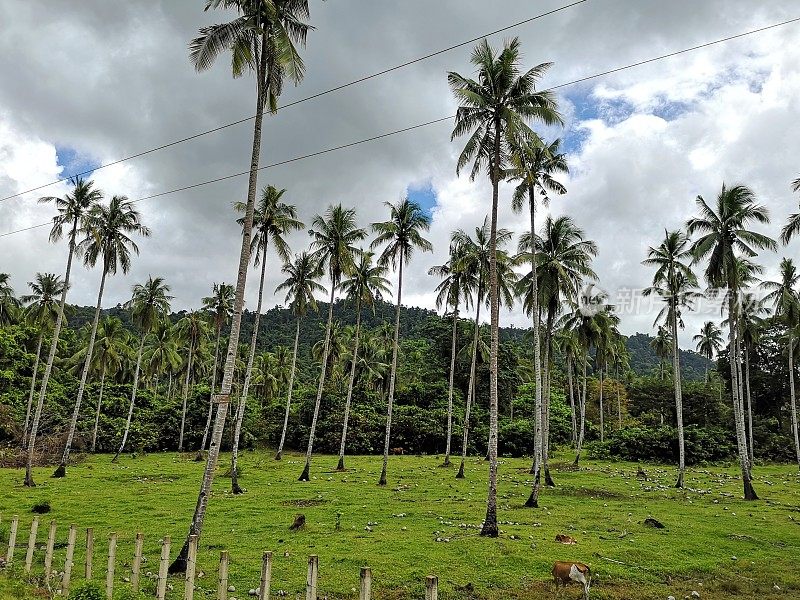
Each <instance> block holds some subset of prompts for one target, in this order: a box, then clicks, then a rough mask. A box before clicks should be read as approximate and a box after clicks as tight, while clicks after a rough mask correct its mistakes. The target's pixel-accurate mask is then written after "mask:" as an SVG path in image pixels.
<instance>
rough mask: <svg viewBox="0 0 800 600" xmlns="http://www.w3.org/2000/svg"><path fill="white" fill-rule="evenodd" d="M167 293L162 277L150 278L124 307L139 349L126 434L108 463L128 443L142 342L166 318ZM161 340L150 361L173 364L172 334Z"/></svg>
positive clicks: (167, 311) (174, 359)
mask: <svg viewBox="0 0 800 600" xmlns="http://www.w3.org/2000/svg"><path fill="white" fill-rule="evenodd" d="M169 291H170V287H169V285H167V283H166V282H165V281H164V278H163V277H156V278H155V279H154V278H153V276H152V275H151V276H150V277H148V278H147V281H146V282H144V283H143V284H142V283H137V284H136V285H134V286H133V294H132V295H131V299H130V300H128V302H126V303H125V308H127V309H128V310H130V311H131V320H132V321H133V322H134V324H135V325H136V327H137V328H138V329H139V349H138V351H137V352H136V368H135V370H134V372H133V387H132V389H131V401H130V404H129V405H128V418H127V420H126V421H125V430H124V432H123V434H122V442H120V445H119V450H117V453H116V454H115V455H114V458H113V459H112V460H111V462H117V460H118V459H119V455H120V454H122V450H123V449H124V448H125V442H127V441H128V433H129V432H130V429H131V419H132V418H133V407H134V405H135V404H136V391H137V390H138V388H139V372H140V370H141V365H142V354H143V352H144V345H145V341H146V339H147V337H148V335H149V334H151V333H152V332H153V331H154V330H155V329H156V327H158V325H159V323H161V321H163V320H164V319H166V317H167V315H169V311H170V300H172V298H173V297H172V296H170V295H169ZM164 337H166V338H167V340H163V341H165V342H166V343H165V344H162V345H161V348H160V349H159V348H158V347H156V349H157V352H156V353H155V356H154V357H153V359H154V362H156V363H161V364H162V365H163V364H165V363H166V362H170V363H172V364H175V363H176V362H177V359H178V355H177V342H176V341H175V338H174V334H173V333H172V332H171V331H166V332H165V336H164Z"/></svg>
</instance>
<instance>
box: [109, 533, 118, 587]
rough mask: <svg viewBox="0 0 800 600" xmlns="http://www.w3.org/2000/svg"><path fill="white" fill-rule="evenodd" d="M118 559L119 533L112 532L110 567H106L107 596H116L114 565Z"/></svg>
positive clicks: (110, 539)
mask: <svg viewBox="0 0 800 600" xmlns="http://www.w3.org/2000/svg"><path fill="white" fill-rule="evenodd" d="M116 559H117V534H116V533H112V534H111V537H110V538H109V540H108V568H107V569H106V597H107V598H108V600H112V599H113V598H114V565H115V564H116Z"/></svg>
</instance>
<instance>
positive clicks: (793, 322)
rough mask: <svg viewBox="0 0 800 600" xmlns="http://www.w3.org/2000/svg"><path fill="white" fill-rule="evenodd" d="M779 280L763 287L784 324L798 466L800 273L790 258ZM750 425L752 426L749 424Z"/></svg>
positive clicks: (799, 461) (784, 264) (799, 459)
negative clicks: (796, 334) (796, 337)
mask: <svg viewBox="0 0 800 600" xmlns="http://www.w3.org/2000/svg"><path fill="white" fill-rule="evenodd" d="M780 274H781V280H780V281H765V282H764V283H762V284H761V285H762V287H764V289H767V290H770V293H769V294H768V295H767V296H766V298H765V300H767V301H771V302H772V305H773V307H774V309H775V316H776V317H778V318H780V319H781V320H782V321H783V323H784V324H785V325H786V331H787V333H786V336H787V343H786V353H787V355H788V357H789V402H790V404H791V412H792V434H793V435H794V448H795V453H796V455H797V466H798V467H800V437H798V431H797V404H796V402H795V387H794V353H795V350H794V347H795V340H794V339H793V333H794V332H795V331H797V328H798V325H800V295H798V293H797V286H798V283H800V274H798V272H797V267H796V266H795V264H794V261H792V259H791V258H784V259H782V260H781V265H780ZM751 427H752V426H751Z"/></svg>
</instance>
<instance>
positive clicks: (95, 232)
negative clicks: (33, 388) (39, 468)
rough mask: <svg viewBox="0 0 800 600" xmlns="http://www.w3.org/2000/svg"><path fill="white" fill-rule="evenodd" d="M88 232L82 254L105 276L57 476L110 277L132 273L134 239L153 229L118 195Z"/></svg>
mask: <svg viewBox="0 0 800 600" xmlns="http://www.w3.org/2000/svg"><path fill="white" fill-rule="evenodd" d="M84 230H85V233H86V238H85V239H84V240H83V241H81V243H80V245H79V251H82V252H83V253H84V259H83V262H84V263H85V264H86V265H87V266H89V267H94V266H95V265H96V264H97V261H98V260H100V261H102V275H101V277H100V289H99V291H98V292H97V305H96V306H95V311H94V320H93V321H92V330H91V333H90V335H89V343H88V345H87V347H86V358H85V361H84V365H83V371H82V373H81V380H80V384H79V385H78V395H77V398H76V399H75V407H74V408H73V411H72V420H71V421H70V425H69V432H68V434H67V442H66V444H64V452H63V454H62V455H61V463H60V464H59V465H58V468H56V470H55V472H54V473H53V477H64V476H65V475H66V472H67V463H68V461H69V454H70V451H71V450H72V441H73V439H74V437H75V431H76V429H77V426H78V416H79V415H80V409H81V403H82V401H83V393H84V390H85V389H86V381H87V377H88V375H89V370H90V369H91V365H92V353H93V352H94V343H95V339H96V336H97V325H98V323H99V322H100V310H101V308H102V304H103V292H104V290H105V285H106V277H107V276H108V275H115V274H116V273H117V270H118V269H121V270H122V272H123V273H127V272H128V271H130V268H131V256H132V254H136V255H138V254H139V247H138V246H137V245H136V242H135V241H133V239H132V238H131V237H130V236H131V235H133V234H136V235H141V236H143V237H147V236H149V235H150V230H149V229H148V228H147V227H145V226H144V225H142V221H141V215H140V213H139V211H138V210H136V209H135V208H134V207H133V202H132V201H130V200H128V198H126V197H125V196H114V197H113V198H111V201H110V202H109V203H108V206H106V205H104V204H100V203H97V204H95V205H94V206H92V208H91V209H90V210H89V213H88V214H87V215H86V219H85V226H84Z"/></svg>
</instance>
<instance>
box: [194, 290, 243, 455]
mask: <svg viewBox="0 0 800 600" xmlns="http://www.w3.org/2000/svg"><path fill="white" fill-rule="evenodd" d="M235 300H236V290H235V289H234V287H233V286H232V285H231V284H229V283H220V284H217V283H215V284H213V286H212V287H211V295H210V296H206V297H205V298H203V308H204V309H205V310H207V311H209V312H210V313H211V315H212V319H213V321H214V330H215V331H216V334H217V342H216V344H215V345H214V369H213V370H212V371H211V394H210V395H209V396H208V416H207V417H206V427H205V429H204V430H203V441H202V442H201V443H200V450H201V451H203V450H205V448H206V440H207V439H208V431H209V429H210V428H211V416H212V414H213V411H214V394H215V393H216V390H217V373H218V371H219V345H220V342H221V341H222V328H223V327H224V326H225V325H226V324H227V323H228V320H229V319H230V318H231V315H232V314H233V305H234V302H235Z"/></svg>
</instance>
